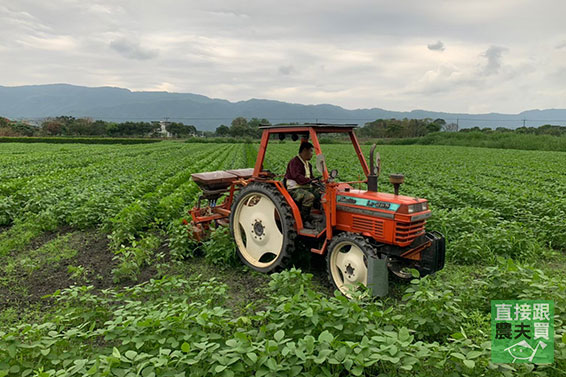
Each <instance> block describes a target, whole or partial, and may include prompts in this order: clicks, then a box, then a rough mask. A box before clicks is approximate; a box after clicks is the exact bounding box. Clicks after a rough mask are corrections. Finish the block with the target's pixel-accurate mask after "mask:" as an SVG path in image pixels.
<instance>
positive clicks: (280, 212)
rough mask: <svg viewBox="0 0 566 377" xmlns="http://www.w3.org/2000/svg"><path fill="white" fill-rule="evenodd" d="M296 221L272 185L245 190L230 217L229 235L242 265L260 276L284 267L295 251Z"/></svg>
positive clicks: (250, 187)
mask: <svg viewBox="0 0 566 377" xmlns="http://www.w3.org/2000/svg"><path fill="white" fill-rule="evenodd" d="M294 225H295V219H294V218H293V215H292V212H291V208H290V207H289V205H288V204H287V202H286V201H285V198H284V197H283V196H282V195H281V194H280V193H279V191H277V189H276V188H275V187H273V185H269V184H262V183H251V184H249V185H248V186H246V187H244V188H243V189H242V190H241V191H240V193H239V195H238V197H237V198H236V200H235V201H234V203H233V204H232V209H231V213H230V231H231V233H232V237H233V238H234V241H235V242H236V252H237V254H238V256H239V257H240V259H241V260H242V262H244V264H246V265H247V266H249V267H250V268H252V269H254V270H256V271H260V272H272V271H278V270H281V269H284V268H285V267H287V265H288V262H289V259H290V256H291V254H292V252H293V250H294V247H295V242H294V241H295V237H296V235H297V234H296V232H295V229H294Z"/></svg>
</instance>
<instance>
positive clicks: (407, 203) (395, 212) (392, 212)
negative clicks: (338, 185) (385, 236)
mask: <svg viewBox="0 0 566 377" xmlns="http://www.w3.org/2000/svg"><path fill="white" fill-rule="evenodd" d="M336 205H337V206H338V208H337V209H338V210H345V211H349V212H360V211H361V213H365V214H367V215H372V216H377V217H385V218H391V219H394V218H400V217H402V218H403V219H402V220H405V221H407V220H408V221H419V220H424V219H426V218H428V217H430V214H431V213H430V210H429V208H428V201H427V200H426V199H422V198H415V197H411V196H403V195H394V194H389V193H383V192H373V191H364V190H354V189H350V190H349V191H345V190H339V191H337V192H336ZM354 210H358V211H354Z"/></svg>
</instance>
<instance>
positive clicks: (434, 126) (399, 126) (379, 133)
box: [357, 118, 446, 138]
mask: <svg viewBox="0 0 566 377" xmlns="http://www.w3.org/2000/svg"><path fill="white" fill-rule="evenodd" d="M445 125H446V121H445V120H444V119H436V120H432V119H429V118H427V119H407V118H404V119H377V120H374V121H373V122H369V123H366V124H364V126H363V127H362V128H360V129H358V130H357V134H358V135H359V136H362V137H370V138H404V137H420V136H425V135H427V134H429V133H431V132H438V131H441V130H442V128H443V127H444V126H445Z"/></svg>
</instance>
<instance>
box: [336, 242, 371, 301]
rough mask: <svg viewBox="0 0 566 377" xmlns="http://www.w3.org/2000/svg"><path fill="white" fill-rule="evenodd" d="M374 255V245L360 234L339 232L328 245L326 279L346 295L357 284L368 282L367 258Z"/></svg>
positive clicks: (348, 294) (349, 293) (349, 294)
mask: <svg viewBox="0 0 566 377" xmlns="http://www.w3.org/2000/svg"><path fill="white" fill-rule="evenodd" d="M372 255H375V249H374V247H373V246H372V245H371V244H370V243H369V242H368V241H367V240H366V239H365V238H364V237H363V236H361V235H359V234H354V233H341V234H339V235H338V236H336V237H334V238H332V241H331V242H330V245H329V246H328V254H327V256H326V263H327V268H328V279H329V280H330V282H331V283H332V285H333V286H334V287H335V288H336V289H338V290H339V291H340V292H342V294H343V295H344V296H346V297H351V292H352V290H355V289H356V288H357V287H358V285H359V284H363V285H364V286H367V284H368V258H369V257H370V256H372Z"/></svg>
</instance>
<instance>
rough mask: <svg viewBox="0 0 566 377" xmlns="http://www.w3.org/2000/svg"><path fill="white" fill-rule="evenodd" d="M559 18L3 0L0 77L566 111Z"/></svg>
mask: <svg viewBox="0 0 566 377" xmlns="http://www.w3.org/2000/svg"><path fill="white" fill-rule="evenodd" d="M565 15H566V1H564V0H473V1H472V0H461V1H459V0H450V1H447V0H446V1H441V0H426V1H423V0H402V1H392V0H391V1H382V0H381V1H380V0H373V1H356V0H350V1H348V2H346V1H343V0H342V1H335V0H324V1H323V0H301V1H294V0H293V1H284V0H283V1H281V0H279V1H268V0H263V1H261V0H237V1H227V0H223V1H215V0H208V1H180V0H179V1H169V0H160V1H142V0H138V1H134V0H131V1H120V0H88V1H86V0H83V1H75V0H50V1H39V0H37V1H29V0H1V1H0V85H3V86H16V85H28V84H48V83H69V84H75V85H85V86H118V87H123V88H129V89H131V90H158V91H170V92H190V93H198V94H204V95H207V96H209V97H215V98H225V99H228V100H231V101H239V100H246V99H250V98H266V99H276V100H281V101H287V102H295V103H303V104H318V103H332V104H336V105H340V106H343V107H345V108H348V109H355V108H371V107H380V108H385V109H388V110H412V109H426V110H436V111H449V112H471V113H484V112H506V113H517V112H520V111H523V110H528V109H535V108H539V109H545V108H566V21H565V18H564V17H565Z"/></svg>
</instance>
